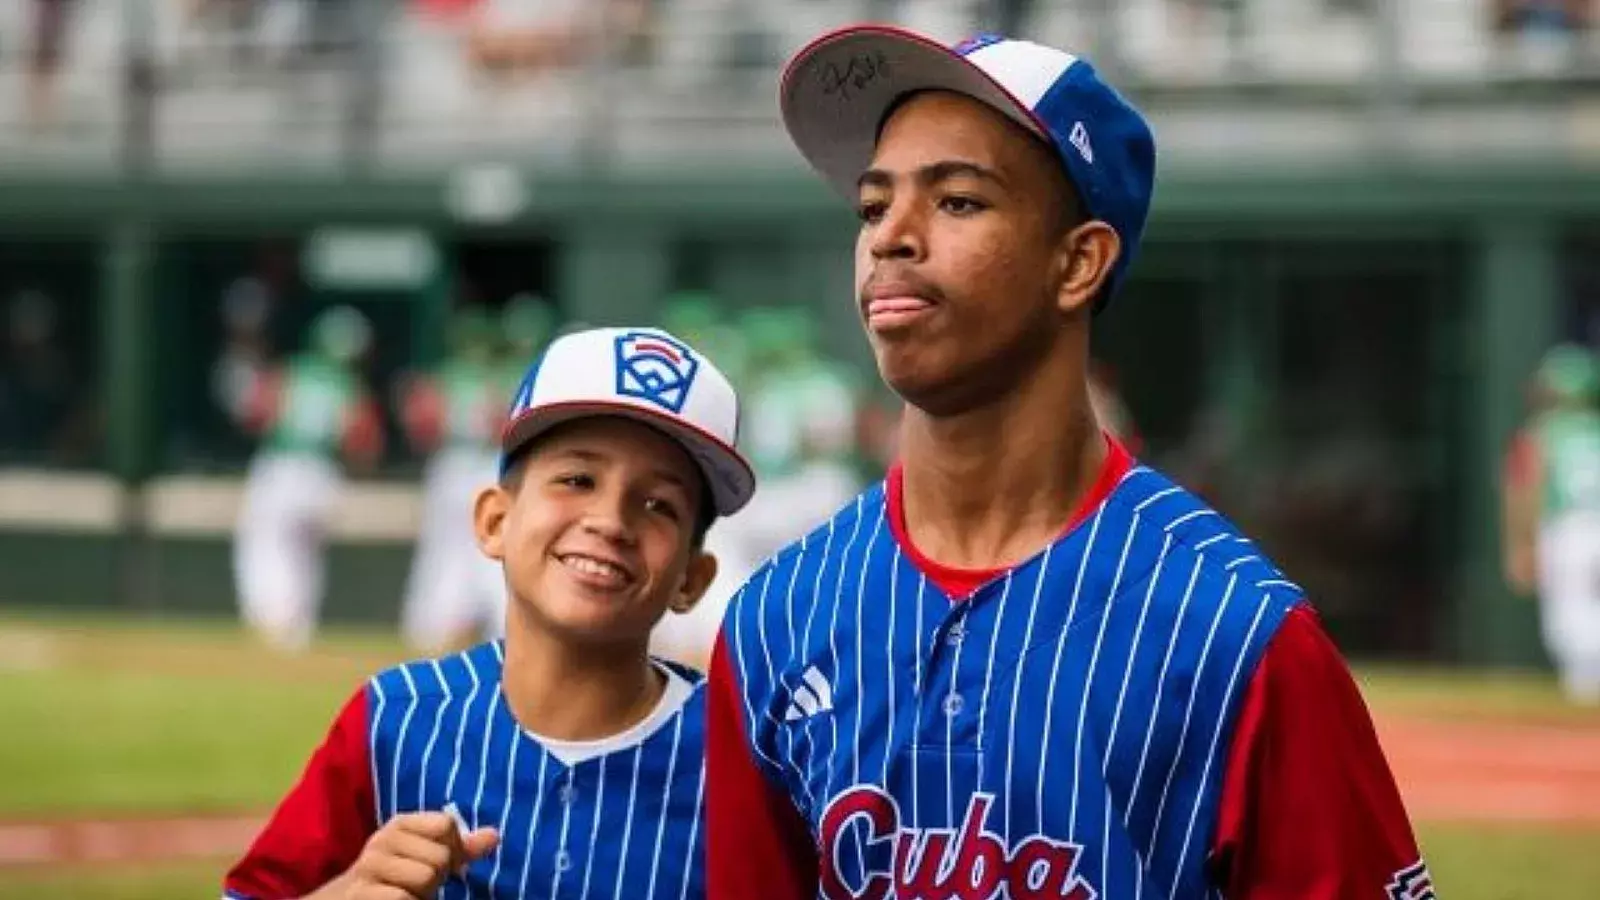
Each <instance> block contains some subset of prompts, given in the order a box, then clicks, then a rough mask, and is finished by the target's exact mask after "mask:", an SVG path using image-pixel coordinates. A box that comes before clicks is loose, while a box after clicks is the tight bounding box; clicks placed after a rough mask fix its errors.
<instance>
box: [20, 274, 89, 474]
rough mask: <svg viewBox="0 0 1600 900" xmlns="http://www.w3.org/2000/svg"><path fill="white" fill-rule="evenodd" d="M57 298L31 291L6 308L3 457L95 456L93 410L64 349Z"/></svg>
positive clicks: (66, 459)
mask: <svg viewBox="0 0 1600 900" xmlns="http://www.w3.org/2000/svg"><path fill="white" fill-rule="evenodd" d="M57 326H58V310H57V307H56V301H55V298H53V297H51V296H50V295H49V294H46V293H45V292H43V291H40V290H35V289H32V288H29V289H25V290H22V291H19V292H17V293H16V294H15V295H13V296H12V297H11V298H10V301H9V302H8V303H7V305H6V309H5V335H4V345H3V346H4V349H5V354H4V356H0V453H4V454H5V455H7V456H11V457H14V458H19V459H22V460H26V461H29V462H49V463H59V464H74V463H82V462H86V461H88V459H89V457H90V455H91V446H90V444H91V435H90V433H89V432H90V427H91V422H92V415H93V413H92V410H91V409H90V407H89V406H88V405H87V404H86V402H85V400H86V398H85V397H84V395H83V394H84V385H83V384H82V382H81V380H80V379H81V373H82V370H81V369H80V368H79V367H77V366H75V365H73V362H72V360H71V359H69V358H68V355H67V353H66V351H65V349H64V348H63V347H62V345H61V340H60V336H59V333H58V329H57Z"/></svg>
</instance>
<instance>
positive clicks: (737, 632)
mask: <svg viewBox="0 0 1600 900" xmlns="http://www.w3.org/2000/svg"><path fill="white" fill-rule="evenodd" d="M771 583H772V572H771V570H768V571H767V577H766V579H765V580H763V581H762V582H761V603H760V605H759V606H758V607H757V609H765V608H766V601H767V586H768V585H770V584H771ZM741 596H742V595H741ZM730 621H731V622H732V623H733V640H732V641H731V642H730V646H731V648H732V649H733V664H734V665H735V666H738V668H739V680H740V688H741V689H740V691H739V693H741V694H743V695H744V709H745V714H746V715H747V716H748V717H749V721H750V726H749V733H750V734H751V735H752V736H753V735H755V734H757V726H758V725H759V724H760V721H759V717H758V716H757V715H756V707H755V704H754V702H752V701H751V699H750V695H751V692H750V691H747V690H744V689H743V686H744V685H746V684H749V683H750V668H749V667H748V666H746V665H745V661H744V638H743V637H741V635H742V634H743V633H744V625H743V617H742V616H739V615H735V616H732V617H731V619H730ZM756 621H757V623H758V624H757V626H756V633H757V634H758V635H760V634H762V632H761V626H760V624H759V623H760V621H761V620H760V618H759V617H758V618H757V619H756ZM765 647H766V642H765V640H764V639H762V648H763V649H765ZM769 663H770V660H769ZM767 683H768V684H770V685H773V686H776V685H777V682H776V681H775V680H774V679H771V678H769V679H768V680H767ZM766 715H767V718H768V719H771V720H772V723H773V724H774V725H777V724H778V720H777V719H773V718H772V714H771V713H770V712H769V713H767V714H766ZM750 744H751V747H752V749H754V750H755V752H756V755H757V756H760V757H761V758H762V759H764V760H766V761H767V762H768V763H770V764H771V765H772V767H773V769H782V768H783V767H784V766H783V764H780V763H779V762H778V761H777V760H775V759H773V758H772V757H770V756H768V755H767V752H766V751H765V750H763V749H761V743H760V742H759V741H751V742H750ZM790 768H793V764H792V763H791V764H790Z"/></svg>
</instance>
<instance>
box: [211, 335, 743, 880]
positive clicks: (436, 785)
mask: <svg viewBox="0 0 1600 900" xmlns="http://www.w3.org/2000/svg"><path fill="white" fill-rule="evenodd" d="M738 421H739V410H738V398H737V396H736V394H735V392H734V389H733V387H732V385H731V384H729V382H728V380H727V379H726V378H725V377H724V376H723V375H722V373H721V372H720V371H718V370H717V368H716V366H715V365H714V364H713V363H712V361H711V360H710V359H709V358H707V357H705V356H702V355H701V354H700V353H699V351H698V350H695V349H694V348H691V347H689V346H688V345H686V344H684V343H683V342H681V341H679V340H678V339H676V338H675V337H673V336H672V335H670V334H668V333H666V332H663V331H659V330H656V329H645V328H640V329H622V328H605V329H594V330H589V331H583V332H578V333H574V334H570V335H567V336H564V337H561V338H559V339H557V340H556V341H554V342H553V343H552V344H551V345H550V348H549V349H548V351H547V352H546V353H545V354H544V356H543V357H542V358H541V359H540V360H538V361H537V362H535V363H534V364H533V366H532V367H531V368H530V369H528V371H527V376H526V378H525V380H524V381H523V384H522V386H521V388H520V389H519V390H518V391H517V392H516V395H515V400H514V401H513V403H512V406H511V416H510V424H509V426H508V427H507V429H506V430H505V433H504V436H503V438H502V441H501V445H500V447H501V457H500V479H499V483H498V484H496V485H492V486H490V487H488V488H485V489H484V490H483V491H482V492H481V493H479V494H478V496H477V501H476V503H475V505H474V508H473V517H474V525H475V528H476V534H477V538H478V543H479V546H480V547H481V548H482V549H483V552H484V553H485V554H486V555H487V556H489V557H490V558H492V559H494V560H495V561H496V562H498V563H499V564H500V565H501V567H502V568H503V570H504V573H505V579H506V584H507V586H508V588H509V589H510V592H511V598H510V602H509V604H508V606H507V611H506V636H505V639H504V641H495V642H492V643H487V644H482V645H479V646H477V647H474V648H472V649H469V650H467V651H465V652H463V653H461V654H459V655H456V656H452V657H448V658H445V659H441V660H424V661H420V662H413V663H408V664H405V665H402V666H399V667H396V668H393V669H390V670H388V671H385V672H382V673H379V674H378V675H377V676H376V677H374V678H373V679H372V680H371V681H370V682H368V683H367V685H366V686H365V687H364V688H362V689H361V690H360V691H358V692H357V693H356V694H355V696H353V697H352V698H351V699H350V700H349V702H348V703H347V704H346V705H345V707H344V709H343V711H342V712H340V713H339V716H338V719H337V720H336V721H335V722H334V724H333V728H332V730H331V731H330V732H329V734H328V737H327V739H326V741H325V742H324V743H323V745H322V746H321V747H320V748H319V749H318V750H317V752H316V754H315V755H313V756H312V758H311V761H310V763H309V765H308V766H307V768H306V769H305V772H304V773H303V774H302V776H301V778H300V781H299V782H298V783H297V784H296V785H295V787H294V788H293V790H291V791H290V793H289V795H288V796H287V797H286V798H285V799H284V800H283V802H282V804H281V805H280V806H279V807H278V810H277V812H276V813H275V814H274V816H273V817H272V819H271V821H270V822H269V823H268V825H267V826H266V829H265V830H264V831H263V832H262V833H261V835H260V836H259V837H258V838H257V839H256V841H255V843H254V845H253V846H252V847H251V848H250V850H249V852H248V853H247V854H246V855H245V857H244V859H243V860H242V861H240V862H239V863H238V865H236V866H235V867H234V868H233V869H232V871H231V872H230V873H229V874H228V876H227V879H226V882H225V896H226V897H228V898H232V900H247V898H248V900H282V898H291V897H295V898H298V897H307V896H310V897H314V898H371V900H379V898H424V897H427V898H435V897H436V898H441V900H458V898H492V897H504V898H512V897H521V898H529V900H532V898H536V897H548V898H556V897H574V898H579V897H590V898H611V900H620V898H628V900H685V898H688V900H696V898H701V897H703V896H704V895H705V889H704V880H703V879H704V869H703V867H702V866H701V865H700V860H701V858H702V856H703V854H704V843H705V837H704V830H703V829H702V828H701V826H700V822H701V818H702V814H703V806H702V796H703V789H704V785H705V766H704V751H705V743H704V730H703V729H704V716H705V688H704V680H703V679H702V678H701V676H700V675H699V674H697V673H695V672H694V671H692V670H689V669H684V668H679V667H675V666H673V665H670V664H667V663H663V662H660V661H657V660H654V659H652V658H651V657H650V656H649V654H648V652H647V649H646V645H647V642H648V640H649V635H650V631H651V628H652V627H653V626H654V625H655V623H656V620H658V619H660V618H661V617H662V615H663V614H665V613H666V612H668V611H669V610H670V611H673V612H684V611H687V610H688V609H690V608H692V607H693V606H694V604H695V602H696V601H697V600H698V599H699V597H700V594H701V593H702V592H703V591H704V590H705V588H706V585H707V584H709V583H710V581H711V579H712V577H713V576H714V575H715V573H716V568H717V563H716V560H715V559H714V558H712V557H711V556H709V555H708V554H706V553H705V552H704V550H703V548H702V541H703V539H704V537H705V534H706V531H707V529H708V528H710V526H711V523H712V521H713V520H714V519H715V518H716V517H718V516H721V515H726V514H728V513H732V512H735V511H737V510H738V509H739V507H740V506H742V505H743V504H744V503H745V502H746V501H747V500H749V498H750V495H751V493H752V492H753V491H754V490H755V476H754V474H753V473H752V472H751V469H750V467H749V466H748V464H746V463H745V461H744V460H743V458H742V457H741V456H740V455H739V453H738V451H737V450H735V449H734V445H735V438H736V435H737V427H738Z"/></svg>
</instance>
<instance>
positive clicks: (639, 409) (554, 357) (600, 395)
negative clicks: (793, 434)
mask: <svg viewBox="0 0 1600 900" xmlns="http://www.w3.org/2000/svg"><path fill="white" fill-rule="evenodd" d="M588 416H623V417H625V418H629V419H635V420H637V421H639V422H642V423H644V424H646V425H649V426H652V427H654V428H656V429H658V430H659V431H661V432H662V433H664V434H666V435H667V436H668V437H670V438H672V439H673V440H675V441H677V442H678V443H679V444H682V445H683V449H684V450H685V451H687V452H688V454H689V458H690V459H693V460H694V461H695V463H696V465H698V466H699V467H700V470H701V471H702V472H703V473H705V477H706V484H707V485H709V486H710V488H711V499H712V504H713V505H714V507H715V508H716V512H717V514H718V515H721V516H726V515H731V514H733V513H735V512H738V511H739V510H740V509H741V508H742V507H743V506H744V505H745V504H746V503H748V502H749V500H750V497H751V495H752V494H754V493H755V490H756V477H755V473H754V472H753V471H752V470H751V468H750V463H749V462H747V461H746V460H745V458H744V456H743V455H741V454H740V453H739V451H738V450H736V449H734V448H735V447H736V446H738V443H739V395H738V394H737V393H736V392H735V391H734V389H733V385H732V384H731V383H730V382H729V381H728V378H727V376H725V375H723V374H722V371H721V370H720V369H718V368H717V367H716V365H715V364H714V363H713V362H712V361H711V360H710V359H709V358H707V357H706V356H705V355H704V354H702V353H700V352H699V351H698V350H695V349H694V348H692V347H690V346H689V345H688V344H686V343H684V342H683V341H681V340H679V339H678V338H676V337H674V336H672V335H671V334H668V333H667V332H665V331H662V330H660V329H658V328H590V329H586V330H583V331H575V332H572V333H569V334H564V335H562V336H561V337H558V338H556V339H555V340H554V341H551V342H550V346H549V347H547V348H545V351H544V353H543V354H542V355H541V356H540V357H539V358H538V359H537V360H535V361H534V363H533V365H532V366H530V367H529V368H528V374H526V375H524V376H523V378H522V384H521V386H520V387H518V388H517V393H516V396H515V397H513V398H512V400H511V412H510V415H509V416H508V418H507V421H506V426H505V430H504V432H502V434H501V437H500V469H501V473H502V474H504V472H505V468H506V465H507V463H508V462H509V461H510V460H511V458H512V456H513V455H514V454H515V453H516V452H517V451H518V450H520V449H521V448H522V447H524V446H526V445H527V443H528V442H529V441H531V440H533V439H534V438H536V437H538V436H539V435H541V434H543V433H544V432H546V431H548V430H550V429H551V428H554V427H555V426H557V425H560V424H562V423H563V422H570V421H572V420H574V419H580V418H586V417H588Z"/></svg>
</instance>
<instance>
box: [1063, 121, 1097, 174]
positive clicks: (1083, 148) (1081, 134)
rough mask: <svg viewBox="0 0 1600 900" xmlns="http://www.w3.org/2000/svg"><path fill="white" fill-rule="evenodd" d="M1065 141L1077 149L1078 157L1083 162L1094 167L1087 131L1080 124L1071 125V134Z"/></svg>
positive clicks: (1091, 147) (1092, 150)
mask: <svg viewBox="0 0 1600 900" xmlns="http://www.w3.org/2000/svg"><path fill="white" fill-rule="evenodd" d="M1067 140H1069V141H1071V142H1072V146H1074V147H1077V148H1078V155H1079V156H1082V157H1083V161H1084V162H1086V163H1089V164H1090V165H1094V146H1093V145H1091V144H1090V143H1089V129H1087V128H1085V127H1084V125H1083V123H1082V122H1074V123H1072V133H1071V134H1070V135H1068V136H1067Z"/></svg>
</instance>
